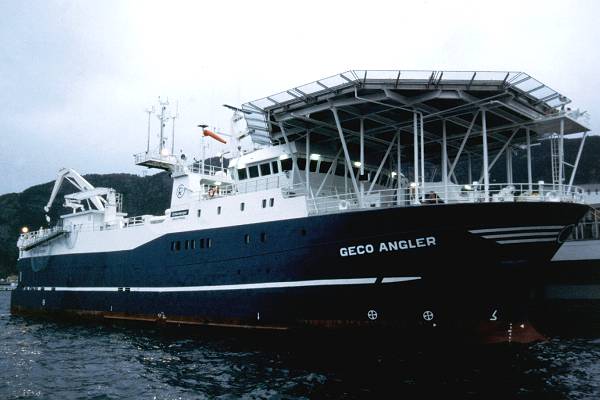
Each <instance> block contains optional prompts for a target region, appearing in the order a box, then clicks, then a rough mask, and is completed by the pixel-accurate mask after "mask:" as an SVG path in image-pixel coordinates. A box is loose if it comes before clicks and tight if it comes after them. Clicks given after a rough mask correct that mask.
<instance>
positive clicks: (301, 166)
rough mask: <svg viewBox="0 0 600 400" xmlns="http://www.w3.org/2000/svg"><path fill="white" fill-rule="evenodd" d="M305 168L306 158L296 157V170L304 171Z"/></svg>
mask: <svg viewBox="0 0 600 400" xmlns="http://www.w3.org/2000/svg"><path fill="white" fill-rule="evenodd" d="M305 168H306V158H302V157H298V169H299V170H300V171H304V169H305Z"/></svg>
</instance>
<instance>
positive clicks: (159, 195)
mask: <svg viewBox="0 0 600 400" xmlns="http://www.w3.org/2000/svg"><path fill="white" fill-rule="evenodd" d="M579 142H580V140H579V139H572V140H566V141H565V160H566V161H567V162H573V161H574V160H575V156H576V154H577V149H578V145H579ZM598 155H600V137H598V136H591V137H589V138H588V139H587V142H586V145H585V148H584V150H583V154H582V157H581V161H580V164H579V169H578V171H579V172H578V174H577V176H576V179H575V183H576V184H583V183H598V182H600V162H599V158H598ZM532 158H533V176H534V180H536V181H537V180H539V179H542V180H544V181H546V182H551V180H552V179H551V173H550V143H549V142H544V143H542V144H541V145H539V146H535V147H533V148H532ZM476 164H477V163H474V166H473V170H474V171H475V172H477V171H478V170H479V168H478V166H477V165H476ZM504 166H505V161H504V159H503V158H501V159H499V160H498V162H497V164H496V167H495V169H494V171H493V172H492V177H491V179H492V181H497V182H503V181H505V180H506V176H505V172H504ZM465 170H466V169H465V168H464V166H463V167H462V168H459V169H457V175H458V176H459V179H461V180H462V179H463V178H461V175H465ZM513 170H514V181H515V182H526V181H527V164H526V154H525V151H519V152H518V153H517V154H516V155H515V156H514V157H513ZM566 171H567V177H569V176H570V169H569V168H566ZM85 178H86V179H88V180H89V181H90V183H92V184H93V185H94V186H98V187H112V188H114V189H116V190H117V192H120V193H123V210H124V211H125V212H127V213H128V214H129V215H130V216H135V215H142V214H159V215H160V214H163V213H164V210H165V209H166V208H168V206H169V201H170V195H171V187H172V181H171V178H170V177H169V175H168V174H167V173H160V174H156V175H150V176H146V177H140V176H137V175H131V174H107V175H95V174H92V175H86V176H85ZM475 179H477V178H475ZM53 184H54V182H48V183H45V184H42V185H36V186H32V187H30V188H29V189H27V190H25V191H23V192H22V193H9V194H5V195H2V196H0V210H2V212H1V213H0V277H4V276H6V275H7V274H8V273H14V272H16V268H15V266H16V259H17V248H16V241H17V237H18V235H19V231H20V229H21V227H23V226H28V227H29V228H30V229H37V228H39V227H40V226H43V225H44V224H45V221H44V212H43V207H44V206H45V205H46V202H47V201H48V197H49V196H50V192H51V191H52V186H53ZM71 191H72V187H70V186H69V185H64V186H63V189H62V191H61V193H59V195H58V196H57V198H56V200H55V202H54V204H53V207H52V210H51V212H50V217H51V218H52V220H53V221H56V220H57V218H58V216H59V215H60V214H63V213H64V212H65V209H64V208H62V207H61V204H62V202H63V197H62V196H64V195H65V194H66V193H70V192H71Z"/></svg>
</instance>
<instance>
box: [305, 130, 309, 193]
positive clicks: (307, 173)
mask: <svg viewBox="0 0 600 400" xmlns="http://www.w3.org/2000/svg"><path fill="white" fill-rule="evenodd" d="M304 172H305V179H304V180H305V181H306V195H307V196H308V195H309V194H310V130H307V131H306V163H305V165H304Z"/></svg>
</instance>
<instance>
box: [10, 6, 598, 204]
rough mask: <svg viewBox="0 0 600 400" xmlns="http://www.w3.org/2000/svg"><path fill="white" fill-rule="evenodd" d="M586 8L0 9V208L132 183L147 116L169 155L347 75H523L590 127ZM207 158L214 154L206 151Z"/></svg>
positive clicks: (593, 78) (591, 47) (593, 41)
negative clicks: (115, 180)
mask: <svg viewBox="0 0 600 400" xmlns="http://www.w3.org/2000/svg"><path fill="white" fill-rule="evenodd" d="M599 15H600V2H597V1H564V0H563V1H548V0H545V1H502V2H498V1H490V2H487V1H481V0H480V1H440V2H437V1H414V0H413V1H390V2H380V1H368V2H365V1H340V2H325V1H302V2H285V1H273V2H247V1H246V2H230V1H222V0H221V1H216V2H201V1H190V2H178V1H169V2H165V1H161V2H158V1H157V2H151V1H137V2H134V1H132V2H125V1H114V2H112V1H50V0H45V1H29V2H21V1H16V0H15V1H9V0H4V1H0V135H1V138H2V140H0V171H1V174H0V194H1V193H6V192H12V191H21V190H23V189H25V188H27V187H29V186H31V185H33V184H37V183H42V182H46V181H49V180H51V179H53V178H54V176H55V174H56V172H57V170H58V169H59V168H60V167H63V166H65V167H71V168H74V169H76V170H78V171H79V172H81V173H92V172H98V173H108V172H133V173H140V172H141V171H142V169H141V168H138V167H135V166H134V165H133V159H132V154H133V153H135V152H139V151H142V150H144V148H145V140H146V137H145V135H146V129H147V126H146V119H147V115H146V114H145V113H144V109H145V108H146V107H147V106H149V105H152V104H154V103H155V100H156V98H157V96H159V95H160V96H163V97H168V98H169V99H170V100H171V101H172V102H174V101H175V100H177V101H178V102H179V111H180V114H181V118H180V119H179V120H178V122H177V131H176V136H177V137H176V148H177V149H180V148H183V149H184V150H185V151H186V152H187V153H188V154H194V153H195V154H198V153H199V152H200V145H199V140H198V137H199V133H198V130H197V128H195V127H196V125H197V124H198V123H200V122H204V123H207V124H209V125H211V126H216V127H219V128H221V129H222V130H224V131H228V129H229V116H230V114H229V112H228V111H227V110H226V109H224V108H223V107H222V106H221V105H222V104H223V103H228V104H233V105H239V104H241V103H243V102H246V101H249V100H254V99H257V98H261V97H264V96H266V95H270V94H273V93H276V92H279V91H281V90H284V89H287V88H290V87H293V86H299V85H301V84H304V83H308V82H310V81H313V80H316V79H320V78H323V77H327V76H329V75H333V74H335V73H339V72H343V71H346V70H348V69H365V68H369V69H437V70H443V69H451V70H517V71H525V72H527V73H529V74H531V75H532V76H533V77H535V78H536V79H538V80H540V81H541V82H543V83H545V84H547V85H549V86H550V87H552V88H553V89H555V90H557V91H559V92H561V93H563V94H565V95H567V96H569V97H570V98H572V99H573V100H574V104H573V106H574V107H578V106H579V107H581V108H582V109H583V110H588V111H589V112H590V113H591V115H592V119H591V124H592V131H593V132H597V131H598V127H599V122H598V115H600V112H599V111H600V102H598V100H597V99H598V93H600V83H599V74H598V72H597V71H598V65H600V51H599V50H598V44H597V42H598V39H599V38H600V27H599V25H600V24H599V23H598V16H599ZM212 150H213V151H216V150H217V148H216V147H214V148H213V149H212Z"/></svg>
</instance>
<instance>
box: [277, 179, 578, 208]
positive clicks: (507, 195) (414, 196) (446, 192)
mask: <svg viewBox="0 0 600 400" xmlns="http://www.w3.org/2000/svg"><path fill="white" fill-rule="evenodd" d="M298 189H299V190H298ZM282 190H283V191H284V196H287V197H294V196H299V195H305V194H306V189H305V188H304V189H301V188H300V187H298V188H297V189H296V190H293V189H290V188H284V189H282ZM306 201H307V206H308V210H309V214H329V213H338V212H347V211H352V210H357V209H361V208H363V209H364V208H385V207H406V206H421V205H431V204H458V203H484V202H490V203H499V202H568V203H583V190H582V189H580V188H578V187H571V188H568V187H567V186H562V187H560V186H553V185H550V184H548V185H546V184H535V185H532V190H529V184H526V183H525V184H522V183H517V184H505V183H504V184H490V185H489V187H488V192H487V196H486V192H485V190H484V188H483V185H479V184H475V185H455V184H452V185H447V186H444V185H437V184H435V183H434V184H427V183H426V184H425V187H424V188H417V187H408V188H400V189H397V188H396V189H383V190H375V191H370V192H369V191H365V193H364V194H363V195H362V196H360V195H357V194H356V193H354V192H345V193H338V194H330V195H325V196H317V197H315V196H312V195H309V196H307V200H306Z"/></svg>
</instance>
